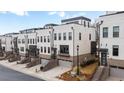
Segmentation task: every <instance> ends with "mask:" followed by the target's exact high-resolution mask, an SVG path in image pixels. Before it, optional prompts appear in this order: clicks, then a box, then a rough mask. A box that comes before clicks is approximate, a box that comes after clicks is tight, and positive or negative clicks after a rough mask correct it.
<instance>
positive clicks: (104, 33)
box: [103, 27, 108, 38]
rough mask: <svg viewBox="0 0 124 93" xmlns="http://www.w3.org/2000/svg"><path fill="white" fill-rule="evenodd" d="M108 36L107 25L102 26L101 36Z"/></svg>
mask: <svg viewBox="0 0 124 93" xmlns="http://www.w3.org/2000/svg"><path fill="white" fill-rule="evenodd" d="M107 37H108V27H104V28H103V38H107Z"/></svg>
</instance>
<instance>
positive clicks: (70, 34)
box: [68, 32, 72, 40]
mask: <svg viewBox="0 0 124 93" xmlns="http://www.w3.org/2000/svg"><path fill="white" fill-rule="evenodd" d="M68 34H69V35H68V40H72V32H69V33H68Z"/></svg>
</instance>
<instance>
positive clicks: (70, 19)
mask: <svg viewBox="0 0 124 93" xmlns="http://www.w3.org/2000/svg"><path fill="white" fill-rule="evenodd" d="M79 19H82V20H87V21H91V19H89V18H86V17H83V16H79V17H74V18H69V19H63V20H61V22H66V21H73V20H79Z"/></svg>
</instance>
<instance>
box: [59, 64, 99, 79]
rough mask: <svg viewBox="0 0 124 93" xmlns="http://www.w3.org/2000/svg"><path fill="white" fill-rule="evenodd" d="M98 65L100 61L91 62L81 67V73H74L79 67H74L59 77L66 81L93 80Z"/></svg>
mask: <svg viewBox="0 0 124 93" xmlns="http://www.w3.org/2000/svg"><path fill="white" fill-rule="evenodd" d="M97 67H98V62H95V63H92V64H89V65H87V66H85V67H80V75H79V76H77V75H72V72H75V73H76V70H77V67H74V68H73V70H70V71H68V72H65V73H63V74H62V75H61V76H60V77H59V79H62V80H65V81H87V80H91V78H92V76H93V75H94V73H95V71H96V69H97Z"/></svg>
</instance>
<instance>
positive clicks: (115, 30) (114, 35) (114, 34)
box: [113, 26, 119, 37]
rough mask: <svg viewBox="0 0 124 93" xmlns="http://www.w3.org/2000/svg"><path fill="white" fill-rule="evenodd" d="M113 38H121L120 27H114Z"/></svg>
mask: <svg viewBox="0 0 124 93" xmlns="http://www.w3.org/2000/svg"><path fill="white" fill-rule="evenodd" d="M113 37H119V26H113Z"/></svg>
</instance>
